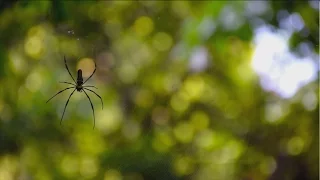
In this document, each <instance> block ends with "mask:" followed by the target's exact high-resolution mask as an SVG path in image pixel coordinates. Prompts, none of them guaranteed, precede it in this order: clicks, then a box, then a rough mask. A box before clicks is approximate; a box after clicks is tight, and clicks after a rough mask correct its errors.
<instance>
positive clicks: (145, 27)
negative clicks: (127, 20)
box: [134, 16, 154, 36]
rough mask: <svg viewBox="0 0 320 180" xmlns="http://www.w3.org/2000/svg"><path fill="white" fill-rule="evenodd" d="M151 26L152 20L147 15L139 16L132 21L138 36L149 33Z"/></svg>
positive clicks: (151, 29)
mask: <svg viewBox="0 0 320 180" xmlns="http://www.w3.org/2000/svg"><path fill="white" fill-rule="evenodd" d="M153 28H154V27H153V21H152V19H150V18H149V17H147V16H141V17H139V18H138V19H137V20H136V21H135V22H134V30H135V32H136V34H137V35H139V36H147V35H149V34H150V33H151V32H152V31H153Z"/></svg>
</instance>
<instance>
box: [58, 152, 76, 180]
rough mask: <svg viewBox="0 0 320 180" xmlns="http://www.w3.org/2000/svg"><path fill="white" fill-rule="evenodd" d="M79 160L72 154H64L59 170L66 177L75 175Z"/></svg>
mask: <svg viewBox="0 0 320 180" xmlns="http://www.w3.org/2000/svg"><path fill="white" fill-rule="evenodd" d="M78 167H79V161H78V159H77V158H76V157H75V156H73V155H65V156H64V157H63V158H62V161H61V170H62V173H63V174H64V175H66V176H67V177H70V178H71V177H75V176H76V174H77V173H78V171H79V169H78Z"/></svg>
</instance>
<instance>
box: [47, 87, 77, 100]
mask: <svg viewBox="0 0 320 180" xmlns="http://www.w3.org/2000/svg"><path fill="white" fill-rule="evenodd" d="M71 88H74V87H68V88H66V89H64V90H61V91H59V92H58V93H57V94H55V95H54V96H52V97H51V98H50V99H49V100H48V101H47V102H46V103H48V102H49V101H50V100H51V99H52V98H54V97H55V96H56V95H58V94H60V93H62V92H63V91H65V90H67V89H71Z"/></svg>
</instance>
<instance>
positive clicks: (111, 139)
mask: <svg viewBox="0 0 320 180" xmlns="http://www.w3.org/2000/svg"><path fill="white" fill-rule="evenodd" d="M253 2H254V1H252V2H251V1H59V0H56V1H11V2H9V1H2V2H1V3H0V42H1V44H0V179H1V180H10V179H41V180H45V179H105V180H111V179H112V180H118V179H125V180H127V179H128V180H142V179H145V180H156V179H159V180H160V179H161V180H171V179H172V180H174V179H195V180H210V179H214V180H216V179H217V180H218V179H219V180H220V179H226V180H232V179H243V180H249V179H255V180H259V179H271V180H276V179H277V180H278V179H279V180H289V179H290V180H291V179H294V180H301V179H305V180H316V179H319V175H318V170H319V161H318V158H319V143H318V142H319V136H318V135H319V129H318V128H319V121H318V119H319V113H318V109H319V104H318V93H319V90H318V84H317V81H314V82H310V83H309V84H307V85H305V86H304V87H303V88H301V89H300V90H299V91H298V92H297V93H296V94H295V96H294V97H292V98H289V99H284V98H282V97H280V96H278V95H277V94H275V93H273V92H269V91H265V90H263V89H262V88H261V86H260V83H259V77H258V76H257V75H256V73H255V72H254V70H253V69H252V68H251V65H250V64H251V55H252V52H253V50H254V46H253V44H252V38H253V34H254V28H255V24H252V21H253V20H257V19H258V20H259V22H260V20H261V21H262V22H264V23H266V24H270V25H272V26H273V27H274V28H278V27H279V26H280V22H279V18H277V12H279V11H282V10H287V12H288V13H299V14H300V15H301V17H302V19H303V20H304V22H305V27H304V29H303V30H302V31H300V32H297V33H295V34H294V35H293V36H292V37H291V40H290V47H291V50H292V51H297V49H296V46H297V45H298V44H299V43H300V42H303V41H308V42H309V43H311V44H312V45H313V51H314V52H316V53H318V52H319V51H318V48H319V37H318V34H319V30H318V29H319V28H318V27H319V23H318V22H319V17H318V14H319V11H318V9H315V8H313V7H311V5H310V2H307V1H305V2H302V1H301V2H299V1H291V0H288V1H268V2H267V1H266V2H265V5H266V6H267V7H268V8H266V10H265V11H262V10H261V12H259V8H257V9H256V11H255V13H253V14H252V13H251V14H250V13H248V10H247V9H246V8H245V7H247V5H248V4H250V3H253ZM313 3H314V2H313ZM318 7H319V5H318ZM225 14H233V15H234V16H233V17H234V18H238V19H237V20H236V21H235V23H234V25H233V26H231V27H230V26H227V25H226V24H225V23H226V22H227V21H228V18H227V16H225ZM306 31H307V32H308V33H307V35H306V33H305V32H306ZM271 46H272V45H271ZM195 52H201V53H202V56H203V54H205V55H207V56H208V58H207V59H208V61H207V62H206V64H205V68H201V67H202V66H200V67H198V68H194V67H193V63H194V62H192V57H193V56H194V53H195ZM64 55H65V56H66V58H67V62H68V64H69V68H70V70H71V72H72V73H73V75H76V69H79V68H81V69H82V70H83V73H84V76H85V77H88V76H89V75H90V73H91V72H92V71H93V68H94V64H93V61H95V62H96V64H97V72H96V74H95V75H94V76H93V79H92V80H90V81H88V84H90V85H95V86H96V87H98V88H99V89H97V90H96V92H97V93H98V94H100V95H101V96H102V98H103V101H104V104H105V105H104V108H103V110H102V109H101V107H100V106H101V104H100V102H99V99H98V98H96V97H94V95H93V94H90V96H91V99H92V100H93V103H94V106H95V112H96V129H94V130H92V125H93V116H92V110H91V107H90V104H89V102H88V100H87V99H86V97H85V96H84V94H83V93H78V92H76V93H75V94H74V95H73V96H72V98H71V100H70V103H69V105H68V107H67V110H66V114H65V117H64V120H63V122H62V126H60V124H59V120H60V117H61V115H62V111H63V108H64V105H65V102H66V100H67V98H68V96H69V93H70V92H68V93H67V92H65V93H62V94H61V95H59V96H57V97H56V98H55V99H53V100H52V101H51V102H50V103H48V104H46V103H45V102H46V101H47V99H48V98H50V97H51V96H52V95H53V94H54V93H56V92H58V90H60V89H62V88H64V87H66V86H65V84H59V83H58V82H59V81H70V82H71V78H70V77H69V75H68V73H67V71H66V69H65V67H64V63H63V56H64ZM198 63H199V62H198ZM317 80H318V79H317ZM310 93H311V94H316V96H315V97H314V96H311V98H312V97H314V98H317V99H316V104H315V105H314V106H313V107H312V108H311V109H310V108H309V109H308V108H306V107H305V105H304V104H303V101H304V99H305V97H306V96H307V95H308V94H309V95H310ZM308 97H309V96H308ZM270 119H272V120H270Z"/></svg>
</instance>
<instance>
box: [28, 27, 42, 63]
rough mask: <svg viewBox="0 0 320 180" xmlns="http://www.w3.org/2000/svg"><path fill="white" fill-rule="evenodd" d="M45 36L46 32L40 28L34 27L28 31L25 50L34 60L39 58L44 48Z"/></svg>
mask: <svg viewBox="0 0 320 180" xmlns="http://www.w3.org/2000/svg"><path fill="white" fill-rule="evenodd" d="M44 36H45V31H44V29H43V28H41V27H40V26H36V27H32V28H31V29H30V30H29V31H28V36H27V39H26V41H25V44H24V49H25V52H26V53H27V54H28V55H29V56H31V57H33V58H37V57H39V55H40V53H42V51H43V47H44V44H43V40H44Z"/></svg>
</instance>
